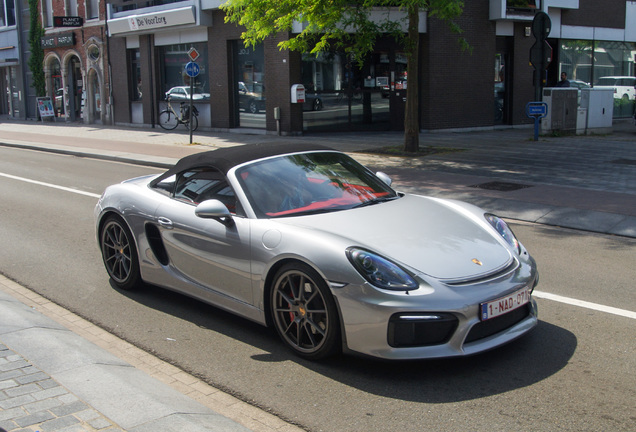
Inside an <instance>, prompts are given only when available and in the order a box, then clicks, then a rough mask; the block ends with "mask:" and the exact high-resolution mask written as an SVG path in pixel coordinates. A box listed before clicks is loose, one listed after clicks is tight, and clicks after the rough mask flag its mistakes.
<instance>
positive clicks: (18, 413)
mask: <svg viewBox="0 0 636 432" xmlns="http://www.w3.org/2000/svg"><path fill="white" fill-rule="evenodd" d="M25 414H26V412H25V411H24V410H23V409H22V408H11V409H8V410H4V411H0V422H1V421H5V420H8V419H13V418H17V417H22V416H23V415H25Z"/></svg>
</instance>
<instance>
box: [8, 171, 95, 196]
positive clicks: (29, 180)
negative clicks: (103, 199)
mask: <svg viewBox="0 0 636 432" xmlns="http://www.w3.org/2000/svg"><path fill="white" fill-rule="evenodd" d="M0 176H1V177H6V178H10V179H13V180H19V181H23V182H27V183H33V184H36V185H40V186H46V187H50V188H53V189H59V190H63V191H66V192H72V193H76V194H78V195H85V196H89V197H93V198H99V197H100V196H101V195H99V194H95V193H92V192H85V191H82V190H78V189H72V188H67V187H64V186H58V185H54V184H51V183H44V182H41V181H37V180H31V179H28V178H24V177H18V176H14V175H11V174H5V173H0Z"/></svg>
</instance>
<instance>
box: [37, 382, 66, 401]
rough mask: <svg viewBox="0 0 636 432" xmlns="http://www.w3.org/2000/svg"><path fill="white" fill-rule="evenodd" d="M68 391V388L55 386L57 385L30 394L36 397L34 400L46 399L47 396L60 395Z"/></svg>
mask: <svg viewBox="0 0 636 432" xmlns="http://www.w3.org/2000/svg"><path fill="white" fill-rule="evenodd" d="M66 393H68V390H66V389H65V388H64V387H61V386H59V385H58V386H57V387H53V388H50V389H47V390H42V391H40V392H37V393H33V394H32V396H33V397H34V398H35V399H36V400H43V399H48V398H52V397H56V396H60V395H63V394H66Z"/></svg>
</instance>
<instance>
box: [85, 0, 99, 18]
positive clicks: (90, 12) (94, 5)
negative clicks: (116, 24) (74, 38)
mask: <svg viewBox="0 0 636 432" xmlns="http://www.w3.org/2000/svg"><path fill="white" fill-rule="evenodd" d="M95 18H99V0H86V19H95Z"/></svg>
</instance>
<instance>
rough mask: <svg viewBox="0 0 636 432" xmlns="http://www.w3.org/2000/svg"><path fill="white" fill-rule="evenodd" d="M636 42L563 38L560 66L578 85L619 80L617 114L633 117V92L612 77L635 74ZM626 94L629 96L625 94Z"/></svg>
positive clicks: (617, 84) (602, 83)
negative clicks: (624, 90) (623, 90)
mask: <svg viewBox="0 0 636 432" xmlns="http://www.w3.org/2000/svg"><path fill="white" fill-rule="evenodd" d="M635 51H636V43H633V42H614V41H596V42H593V41H589V40H563V41H561V44H560V46H559V59H560V62H559V70H558V75H557V76H559V75H560V74H561V72H566V73H567V75H568V79H569V80H570V82H571V83H574V84H575V87H579V88H580V87H583V88H585V87H586V86H592V87H595V86H606V84H607V83H608V82H610V81H613V82H615V84H613V85H610V87H615V90H616V91H615V93H614V117H615V118H620V117H629V116H631V115H633V113H634V105H635V103H636V101H635V99H636V98H635V96H634V93H633V92H629V93H625V92H621V91H618V90H620V79H617V78H609V79H608V77H634V76H636V71H635V70H634V61H633V53H634V52H635ZM625 96H626V97H625Z"/></svg>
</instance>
